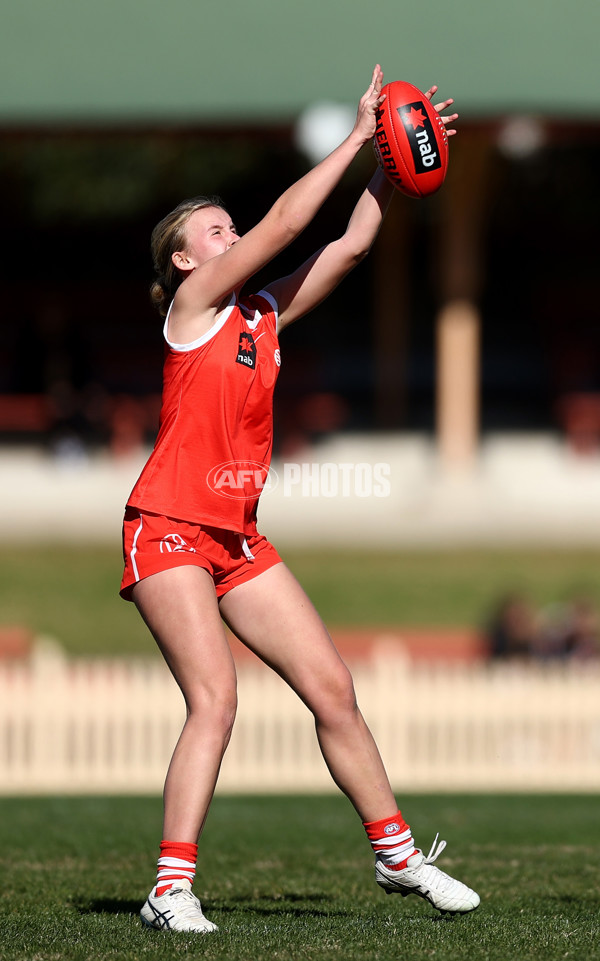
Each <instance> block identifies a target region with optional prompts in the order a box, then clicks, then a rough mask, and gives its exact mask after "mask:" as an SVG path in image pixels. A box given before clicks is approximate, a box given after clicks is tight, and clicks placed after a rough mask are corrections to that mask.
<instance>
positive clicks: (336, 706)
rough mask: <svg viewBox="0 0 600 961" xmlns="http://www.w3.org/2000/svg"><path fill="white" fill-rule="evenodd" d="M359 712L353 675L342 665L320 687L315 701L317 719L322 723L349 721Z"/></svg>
mask: <svg viewBox="0 0 600 961" xmlns="http://www.w3.org/2000/svg"><path fill="white" fill-rule="evenodd" d="M357 712H358V704H357V701H356V692H355V690H354V683H353V681H352V675H351V674H350V671H349V670H348V668H347V667H346V666H345V665H341V666H340V668H339V669H338V670H337V671H336V673H335V675H333V676H330V677H328V678H327V679H326V681H325V682H324V683H323V684H322V685H321V686H320V687H319V690H318V694H317V697H316V698H315V701H314V710H313V713H314V715H315V719H316V720H317V722H318V723H321V724H331V723H340V722H342V723H347V722H348V721H349V720H351V718H352V717H353V716H354V715H355V714H356V713H357Z"/></svg>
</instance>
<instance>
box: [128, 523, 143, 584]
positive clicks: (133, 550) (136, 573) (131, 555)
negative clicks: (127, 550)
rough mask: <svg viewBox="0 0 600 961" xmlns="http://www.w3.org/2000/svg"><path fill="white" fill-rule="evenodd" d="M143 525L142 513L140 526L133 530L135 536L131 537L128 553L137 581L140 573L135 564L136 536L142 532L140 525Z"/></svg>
mask: <svg viewBox="0 0 600 961" xmlns="http://www.w3.org/2000/svg"><path fill="white" fill-rule="evenodd" d="M143 526H144V518H143V517H142V515H141V514H140V526H139V527H138V529H137V531H136V532H135V536H134V538H133V546H132V548H131V554H130V555H129V556H130V557H131V566H132V567H133V574H134V577H135V579H136V581H139V579H140V573H139V571H138V569H137V564H136V563H135V555H136V554H137V539H138V537H139V536H140V534H141V533H142V527H143Z"/></svg>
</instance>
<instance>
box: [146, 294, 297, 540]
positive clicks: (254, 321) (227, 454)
mask: <svg viewBox="0 0 600 961" xmlns="http://www.w3.org/2000/svg"><path fill="white" fill-rule="evenodd" d="M168 320H169V318H168V317H167V320H166V321H165V328H164V336H165V341H166V346H165V364H164V372H163V396H162V408H161V414H160V425H159V431H158V436H157V438H156V443H155V445H154V450H153V451H152V453H151V455H150V458H149V460H148V462H147V463H146V466H145V467H144V469H143V471H142V473H141V475H140V477H139V479H138V481H137V483H136V484H135V487H134V488H133V490H132V492H131V494H130V496H129V499H128V501H127V503H128V505H130V506H132V507H137V508H138V509H139V510H142V511H149V512H151V513H155V514H165V515H167V516H168V517H173V518H179V519H181V520H188V521H194V522H196V523H198V524H206V525H207V526H211V527H221V528H224V529H225V530H232V531H238V532H239V533H243V534H252V533H254V532H255V531H256V509H257V505H258V499H259V497H260V494H261V491H262V489H263V487H264V485H265V482H266V480H267V475H268V470H269V464H270V462H271V453H272V448H273V390H274V388H275V382H276V380H277V375H278V372H279V365H280V354H279V342H278V339H277V305H276V303H275V301H274V300H273V298H272V297H271V296H270V295H269V294H267V293H266V291H263V292H261V293H260V294H255V295H252V296H249V297H242V298H241V299H240V300H239V301H238V300H237V299H236V297H235V295H234V296H232V298H231V301H230V303H229V305H228V306H227V307H226V308H225V310H224V311H223V313H222V314H221V316H220V318H219V319H218V321H217V322H216V323H215V324H214V325H213V327H211V329H210V330H209V331H207V333H206V334H204V335H203V336H202V337H200V338H198V340H196V341H194V342H193V343H191V344H185V345H181V344H172V343H170V342H169V341H168V339H167V329H168Z"/></svg>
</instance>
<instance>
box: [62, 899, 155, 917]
mask: <svg viewBox="0 0 600 961" xmlns="http://www.w3.org/2000/svg"><path fill="white" fill-rule="evenodd" d="M142 904H143V900H142V901H140V900H139V899H138V900H137V901H133V900H130V899H128V898H93V899H92V900H90V901H79V902H74V905H73V906H74V907H75V908H76V909H77V911H79V913H80V914H139V913H140V908H141V906H142Z"/></svg>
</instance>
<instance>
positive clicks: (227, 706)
mask: <svg viewBox="0 0 600 961" xmlns="http://www.w3.org/2000/svg"><path fill="white" fill-rule="evenodd" d="M186 706H187V713H188V719H189V720H190V721H191V722H192V723H194V722H198V723H199V724H201V725H202V728H203V730H204V731H206V730H207V729H208V728H210V729H211V730H213V731H214V732H215V734H219V735H220V736H222V737H223V738H224V740H225V741H229V738H230V737H231V731H232V729H233V724H234V721H235V716H236V713H237V691H236V688H235V686H232V687H216V688H206V687H203V688H201V689H200V690H196V691H194V692H193V694H191V695H189V696H188V697H186Z"/></svg>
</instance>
